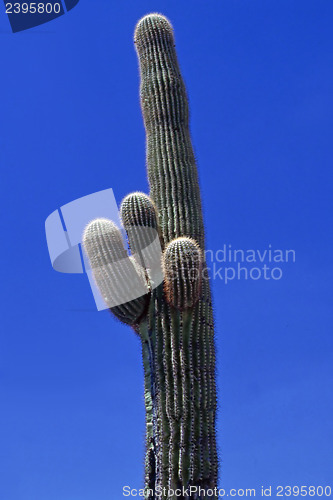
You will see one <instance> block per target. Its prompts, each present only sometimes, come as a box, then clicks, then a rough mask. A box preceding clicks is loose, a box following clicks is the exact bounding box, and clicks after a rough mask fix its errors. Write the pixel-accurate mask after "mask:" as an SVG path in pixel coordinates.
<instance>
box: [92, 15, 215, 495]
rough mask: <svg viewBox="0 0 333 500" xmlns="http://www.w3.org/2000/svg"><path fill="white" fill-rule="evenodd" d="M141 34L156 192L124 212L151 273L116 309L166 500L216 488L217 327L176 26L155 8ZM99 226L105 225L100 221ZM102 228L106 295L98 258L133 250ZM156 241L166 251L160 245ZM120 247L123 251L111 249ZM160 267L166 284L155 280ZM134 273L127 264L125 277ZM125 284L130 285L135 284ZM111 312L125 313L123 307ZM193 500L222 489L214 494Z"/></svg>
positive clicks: (151, 468) (150, 467) (97, 250)
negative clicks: (137, 293) (134, 363)
mask: <svg viewBox="0 0 333 500" xmlns="http://www.w3.org/2000/svg"><path fill="white" fill-rule="evenodd" d="M134 41H135V47H136V51H137V54H138V59H139V67H140V76H141V84H140V99H141V109H142V114H143V120H144V125H145V129H146V151H147V170H148V180H149V185H150V196H149V197H148V196H147V195H144V194H143V193H133V194H131V195H129V196H127V197H126V198H125V199H124V200H123V202H122V205H121V218H122V222H123V225H124V227H125V229H126V231H127V235H128V240H129V245H130V248H131V252H132V257H131V258H130V259H129V260H128V264H127V265H128V266H130V265H134V264H133V262H134V263H135V265H137V266H139V269H142V268H144V274H142V272H140V271H139V272H137V280H139V281H140V279H141V278H142V276H144V279H145V280H146V286H147V290H148V292H147V293H145V294H143V295H142V296H141V297H138V298H136V299H135V301H134V303H133V301H130V302H129V304H130V307H128V306H129V304H126V303H124V304H121V305H117V307H118V308H121V313H122V314H124V315H125V318H124V319H123V321H124V322H125V323H128V324H132V326H134V329H135V330H136V331H137V333H138V334H139V336H140V340H141V344H142V356H143V366H144V376H145V406H146V459H145V485H146V488H147V492H149V494H148V496H147V498H150V499H153V500H157V498H162V499H165V500H166V499H167V498H168V496H167V495H162V496H160V495H159V494H158V493H159V492H160V491H162V490H163V488H165V489H166V490H165V491H166V492H167V491H168V490H170V489H175V488H182V487H184V488H187V487H189V486H192V487H200V488H202V490H205V491H206V492H207V490H208V489H214V488H215V487H216V486H217V473H218V457H217V451H216V439H215V419H216V383H215V346H214V324H213V313H212V305H211V295H210V286H209V280H208V277H207V272H206V271H207V268H206V263H205V260H204V240H205V236H204V225H203V217H202V209H201V199H200V190H199V183H198V174H197V169H196V164H195V159H194V154H193V149H192V145H191V139H190V132H189V110H188V100H187V95H186V90H185V85H184V82H183V79H182V76H181V73H180V69H179V64H178V61H177V56H176V52H175V42H174V36H173V30H172V26H171V24H170V22H169V21H168V20H167V19H166V18H165V17H164V16H162V15H160V14H149V15H147V16H145V17H143V18H142V19H141V20H140V21H139V22H138V24H137V26H136V28H135V34H134ZM95 224H97V227H98V228H99V226H98V224H99V223H98V222H95ZM98 231H99V230H98ZM98 231H97V237H96V236H94V237H93V238H92V239H91V241H89V244H87V243H86V244H85V248H86V251H87V254H88V256H89V258H90V260H91V261H93V262H95V266H97V269H98V271H97V272H96V273H95V279H96V282H97V284H98V285H99V287H100V290H101V291H102V294H103V292H104V291H105V290H109V293H110V294H111V295H112V294H114V293H116V292H115V290H114V287H115V286H118V283H119V281H118V275H117V276H113V275H112V273H109V274H108V272H107V270H108V268H107V267H106V266H105V265H102V266H101V265H100V264H103V263H104V261H105V260H107V257H106V255H108V254H109V253H110V255H112V256H114V257H115V258H120V259H123V257H124V255H125V254H124V253H123V248H121V247H120V243H121V241H120V236H119V235H120V233H116V232H115V230H114V228H113V229H112V231H113V232H114V235H113V233H112V231H111V233H112V235H111V238H109V239H107V243H106V238H105V237H104V235H102V234H100V233H99V232H98ZM117 231H118V230H117ZM88 233H89V231H88ZM116 234H118V236H116ZM157 240H158V242H159V244H160V252H158V249H157V247H154V245H152V243H153V242H156V241H157ZM112 245H115V247H117V248H116V249H115V250H112V249H111V248H110V247H111V246H112ZM151 245H152V246H151ZM161 251H163V256H162V259H161ZM131 259H132V260H131ZM161 260H162V263H161ZM161 264H162V267H163V273H164V274H163V282H161V281H162V280H160V281H159V280H158V279H156V276H158V272H157V271H156V270H158V268H160V269H161ZM100 269H101V271H99V270H100ZM132 271H133V269H131V273H130V274H132ZM155 271H156V272H155ZM161 272H162V270H161ZM103 273H104V274H103ZM126 273H127V274H126ZM128 275H129V273H128V268H127V267H126V266H125V267H124V280H125V283H126V282H127V283H128V280H127V277H128ZM119 279H120V278H119ZM124 286H125V289H126V286H128V284H127V285H126V284H125V285H124ZM117 293H118V292H117ZM104 295H105V293H104ZM126 308H128V311H127V309H126ZM125 309H126V311H125ZM134 311H135V313H134ZM112 312H116V315H117V317H118V318H119V317H120V314H119V311H118V310H116V311H114V309H112ZM126 314H127V315H126ZM178 498H182V497H178ZM185 498H190V499H191V500H198V499H200V500H206V499H208V498H209V499H212V498H217V496H214V495H213V496H212V495H211V491H210V492H209V493H208V494H204V493H201V494H200V496H199V494H197V493H193V494H192V495H191V496H189V497H185Z"/></svg>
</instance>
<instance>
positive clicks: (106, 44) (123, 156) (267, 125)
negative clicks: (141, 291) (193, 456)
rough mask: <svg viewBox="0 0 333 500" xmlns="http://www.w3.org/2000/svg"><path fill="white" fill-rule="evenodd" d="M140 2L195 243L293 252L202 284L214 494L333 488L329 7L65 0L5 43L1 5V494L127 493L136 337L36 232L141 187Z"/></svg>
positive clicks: (49, 498)
mask: <svg viewBox="0 0 333 500" xmlns="http://www.w3.org/2000/svg"><path fill="white" fill-rule="evenodd" d="M152 11H155V12H156V11H158V12H161V13H163V14H165V15H166V16H167V17H169V19H170V20H171V21H172V23H173V25H174V28H175V34H176V45H177V51H178V56H179V60H180V64H181V68H182V72H183V76H184V79H185V82H186V85H187V89H188V93H189V98H190V108H191V131H192V137H193V143H194V148H195V153H196V157H197V161H198V166H199V175H200V181H201V189H202V198H203V204H204V215H205V222H206V230H207V246H208V248H209V249H212V251H214V252H216V251H217V250H218V249H221V248H223V245H224V244H226V245H232V248H240V249H259V250H261V251H264V250H265V249H267V248H268V247H269V245H272V248H274V249H282V250H286V249H294V250H295V252H296V262H295V263H293V262H290V263H283V264H281V268H282V269H283V276H282V278H281V279H280V280H272V279H270V280H265V279H259V280H257V281H254V280H244V279H242V280H233V281H231V282H229V283H228V284H225V283H224V282H223V280H222V279H220V278H217V279H215V280H213V281H212V287H213V293H214V303H215V318H216V326H217V328H216V341H217V360H218V389H219V414H218V428H217V430H218V444H219V451H220V457H221V472H220V486H223V487H225V488H239V487H242V488H260V487H261V485H265V486H269V485H273V486H274V487H275V486H276V485H324V486H325V485H327V484H330V485H331V486H332V489H333V484H332V483H333V472H332V471H333V452H332V443H333V432H332V415H333V401H332V394H333V383H332V382H333V373H332V367H333V352H332V348H333V337H332V325H333V321H332V279H333V273H332V268H333V266H332V260H333V259H332V243H333V242H332V157H333V155H332V125H333V123H332V122H333V120H332V111H333V106H332V104H333V102H332V101H333V93H332V85H333V81H332V80H333V64H332V63H333V61H332V59H333V36H332V16H333V3H332V1H331V0H311V1H310V0H302V1H300V0H293V1H292V2H291V1H290V0H279V1H278V2H277V1H274V0H269V1H268V0H218V1H217V0H216V1H211V0H209V1H204V0H202V1H197V0H192V1H191V2H184V1H179V0H177V1H175V0H168V1H158V0H155V1H143V2H138V1H134V0H130V1H126V2H107V1H106V0H105V1H101V0H95V1H94V2H91V1H85V0H81V1H80V2H79V4H78V5H77V7H75V8H74V9H73V10H72V11H71V12H69V13H68V14H66V15H64V16H62V17H60V18H58V19H56V20H54V21H52V22H50V23H48V24H46V25H43V26H40V27H38V28H34V29H31V30H29V31H26V32H21V33H17V34H12V33H11V31H10V26H9V22H8V19H7V17H6V15H5V12H4V7H3V6H1V10H0V43H1V80H0V86H1V99H0V109H1V123H0V164H1V187H0V189H1V231H2V237H1V261H2V269H1V282H2V287H1V289H2V291H1V304H2V308H1V309H2V312H1V334H0V405H1V410H0V443H1V445H0V446H1V453H0V500H97V499H98V500H117V499H121V498H123V497H122V487H123V486H124V485H131V486H132V487H140V486H142V478H143V451H144V405H143V373H142V366H141V354H140V345H139V342H138V340H137V338H136V337H135V335H134V334H133V333H132V332H131V330H130V329H129V328H128V327H125V326H122V325H121V324H119V323H117V322H115V321H114V320H113V319H112V318H111V317H110V315H109V313H108V312H107V311H102V312H97V310H96V309H95V305H94V301H93V297H92V294H91V291H90V288H89V285H88V281H87V278H86V276H84V275H65V274H60V273H57V272H55V271H53V269H52V267H51V264H50V260H49V256H48V252H47V247H46V240H45V233H44V221H45V219H46V217H47V216H48V215H49V214H50V213H51V212H53V211H54V210H55V209H57V208H59V207H60V206H61V205H63V204H65V203H68V202H70V201H72V200H75V199H76V198H79V197H81V196H84V195H87V194H90V193H93V192H96V191H99V190H102V189H106V188H109V187H111V188H113V190H114V193H115V196H116V198H117V200H118V201H120V200H121V198H122V197H123V196H124V195H126V194H127V193H129V192H131V191H135V190H142V191H147V189H148V187H147V181H146V175H145V138H144V129H143V124H142V119H141V112H140V107H139V99H138V84H139V78H138V64H137V59H136V54H135V51H134V46H133V30H134V26H135V23H136V21H137V20H138V19H139V18H140V17H141V16H143V15H144V14H146V13H148V12H152ZM223 265H224V264H223V263H221V264H219V266H223ZM267 265H269V264H267ZM260 267H261V266H260ZM272 496H273V497H274V495H272Z"/></svg>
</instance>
